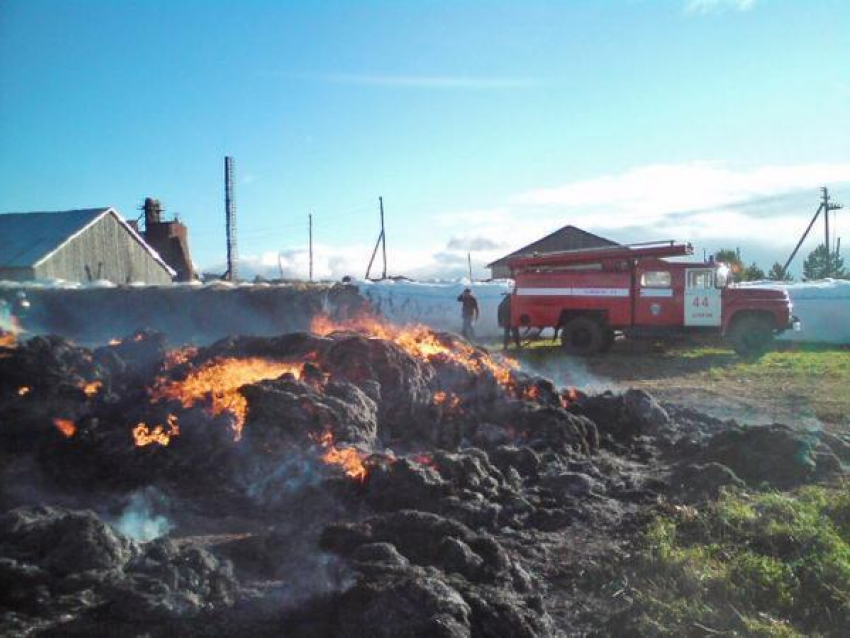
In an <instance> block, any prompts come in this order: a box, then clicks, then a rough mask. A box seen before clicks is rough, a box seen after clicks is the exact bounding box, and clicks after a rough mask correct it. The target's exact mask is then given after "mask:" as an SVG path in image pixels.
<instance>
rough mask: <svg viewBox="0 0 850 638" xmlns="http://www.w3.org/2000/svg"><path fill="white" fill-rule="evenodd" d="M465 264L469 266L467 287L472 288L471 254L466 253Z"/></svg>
mask: <svg viewBox="0 0 850 638" xmlns="http://www.w3.org/2000/svg"><path fill="white" fill-rule="evenodd" d="M466 262H467V263H468V264H469V285H470V286H472V253H466Z"/></svg>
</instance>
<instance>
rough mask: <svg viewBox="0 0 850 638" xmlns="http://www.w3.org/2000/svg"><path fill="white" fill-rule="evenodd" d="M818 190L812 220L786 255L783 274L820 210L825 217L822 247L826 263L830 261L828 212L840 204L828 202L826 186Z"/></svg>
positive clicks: (837, 207) (807, 234)
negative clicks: (818, 196)
mask: <svg viewBox="0 0 850 638" xmlns="http://www.w3.org/2000/svg"><path fill="white" fill-rule="evenodd" d="M820 191H821V202H820V206H818V209H817V210H816V211H815V214H814V217H812V221H810V222H809V225H808V226H807V227H806V230H805V232H803V236H802V237H800V241H798V242H797V245H796V246H795V247H794V250H793V251H792V252H791V256H790V257H788V261H786V262H785V265H784V266H783V267H782V274H783V276H784V275H785V273H786V272H788V266H790V265H791V262H792V261H793V259H794V257H795V256H796V255H797V251H798V250H800V246H802V245H803V242H804V241H806V237H808V236H809V231H810V230H812V226H814V225H815V222H816V221H817V220H818V215H820V214H821V212H823V216H824V217H825V218H826V221H825V223H824V231H825V236H824V241H825V244H824V247H825V248H826V254H827V264H829V263H831V262H830V261H829V258H831V257H832V250H830V246H829V213H830V211H833V210H838V209H839V208H841V204H830V202H829V191H828V190H827V189H826V186H824V187H822V188H821V189H820Z"/></svg>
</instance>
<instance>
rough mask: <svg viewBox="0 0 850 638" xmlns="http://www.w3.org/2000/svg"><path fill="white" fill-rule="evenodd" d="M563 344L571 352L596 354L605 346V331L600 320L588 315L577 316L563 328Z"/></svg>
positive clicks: (585, 354)
mask: <svg viewBox="0 0 850 638" xmlns="http://www.w3.org/2000/svg"><path fill="white" fill-rule="evenodd" d="M561 345H562V346H563V347H564V350H565V351H567V352H569V353H570V354H577V355H582V356H587V355H591V354H596V353H597V352H600V351H601V350H602V349H603V348H604V346H605V333H604V331H603V329H602V326H600V325H599V322H597V321H594V320H593V319H589V318H588V317H576V318H575V319H571V320H570V321H568V322H567V323H566V324H564V326H563V328H561Z"/></svg>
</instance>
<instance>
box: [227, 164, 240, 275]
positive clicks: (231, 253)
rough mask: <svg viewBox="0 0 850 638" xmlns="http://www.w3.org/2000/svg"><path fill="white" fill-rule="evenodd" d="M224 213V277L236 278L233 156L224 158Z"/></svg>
mask: <svg viewBox="0 0 850 638" xmlns="http://www.w3.org/2000/svg"><path fill="white" fill-rule="evenodd" d="M224 214H225V230H226V232H227V273H226V274H225V276H224V278H225V279H227V280H228V281H235V280H236V265H237V260H238V257H237V251H236V201H235V200H234V199H233V158H232V157H230V156H226V157H225V158H224Z"/></svg>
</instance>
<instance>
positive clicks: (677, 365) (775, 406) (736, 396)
mask: <svg viewBox="0 0 850 638" xmlns="http://www.w3.org/2000/svg"><path fill="white" fill-rule="evenodd" d="M511 352H512V353H515V352H516V351H511ZM519 359H520V361H522V363H523V365H524V366H526V367H528V368H530V369H531V370H534V371H536V372H539V373H541V374H544V375H547V376H549V377H550V378H552V379H553V380H554V381H556V383H559V384H564V385H575V386H577V387H579V388H589V389H591V390H597V391H601V390H605V389H611V390H617V389H624V388H628V387H635V388H641V389H644V390H647V391H649V392H651V393H652V394H654V395H655V396H656V397H658V399H659V400H661V401H665V402H674V403H679V404H682V405H685V406H688V407H692V408H694V409H697V410H700V411H703V412H706V413H708V414H710V415H712V416H715V417H717V418H720V419H735V420H736V421H738V422H740V423H749V424H759V425H760V424H768V423H775V422H781V423H786V424H788V425H793V426H796V427H802V428H806V429H817V428H825V429H827V430H832V431H844V432H847V431H848V430H850V349H841V348H827V347H804V348H801V347H799V346H791V345H790V344H780V345H779V347H778V348H777V351H775V352H771V353H769V354H767V355H765V356H764V357H763V358H761V359H759V360H758V361H754V362H747V361H743V360H742V359H741V358H740V357H738V356H737V355H736V354H735V353H734V352H733V351H732V350H730V349H728V348H726V347H724V346H723V344H722V343H712V342H703V343H676V344H672V345H670V344H665V345H660V344H654V343H652V342H648V341H625V340H622V339H621V340H618V341H617V343H616V344H615V346H614V347H613V348H612V350H611V351H610V352H609V353H607V354H604V355H598V356H595V357H589V358H586V359H577V358H573V357H567V356H565V355H564V354H563V353H562V352H561V350H560V347H559V346H557V345H555V344H553V343H552V342H549V341H541V342H537V343H534V344H529V346H528V347H526V348H524V349H523V351H522V353H521V354H520V355H519Z"/></svg>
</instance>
